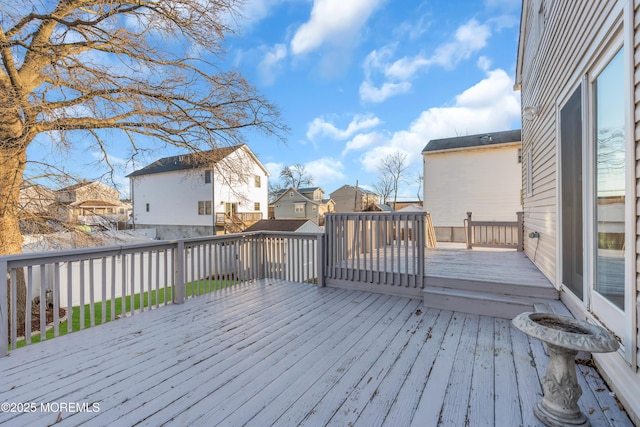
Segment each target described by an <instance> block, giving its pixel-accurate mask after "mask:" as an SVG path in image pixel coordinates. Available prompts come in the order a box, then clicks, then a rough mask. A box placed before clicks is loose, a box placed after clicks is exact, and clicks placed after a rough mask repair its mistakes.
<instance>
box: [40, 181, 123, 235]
mask: <svg viewBox="0 0 640 427" xmlns="http://www.w3.org/2000/svg"><path fill="white" fill-rule="evenodd" d="M54 195H55V199H56V201H55V203H54V204H52V205H50V206H49V210H50V211H51V212H52V215H53V216H54V217H55V218H56V219H57V220H58V221H61V222H64V223H70V224H80V225H86V226H90V227H97V228H99V229H115V228H117V227H118V223H119V222H123V221H126V220H127V216H128V215H127V205H126V203H123V202H121V201H120V193H119V192H118V190H116V189H114V188H111V187H109V186H108V185H106V184H103V183H101V182H98V181H83V182H80V183H78V184H74V185H70V186H68V187H64V188H61V189H60V190H57V191H55V192H54Z"/></svg>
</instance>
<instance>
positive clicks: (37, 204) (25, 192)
mask: <svg viewBox="0 0 640 427" xmlns="http://www.w3.org/2000/svg"><path fill="white" fill-rule="evenodd" d="M55 201H56V194H55V192H54V191H53V190H50V189H48V188H47V187H43V186H41V185H25V186H24V187H22V188H21V189H20V200H19V204H20V209H22V210H24V211H26V212H29V213H31V214H47V213H48V212H49V207H50V206H51V205H52V204H53V203H55Z"/></svg>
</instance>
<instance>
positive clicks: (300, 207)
mask: <svg viewBox="0 0 640 427" xmlns="http://www.w3.org/2000/svg"><path fill="white" fill-rule="evenodd" d="M271 207H273V215H274V217H275V219H302V218H304V219H309V220H311V221H313V222H314V223H315V224H317V225H324V214H326V213H329V212H335V203H334V202H333V200H331V199H326V198H325V197H324V190H323V189H322V188H320V187H307V188H293V187H292V188H289V189H287V190H283V191H282V192H280V195H279V196H277V197H276V199H275V200H274V201H273V202H272V203H271Z"/></svg>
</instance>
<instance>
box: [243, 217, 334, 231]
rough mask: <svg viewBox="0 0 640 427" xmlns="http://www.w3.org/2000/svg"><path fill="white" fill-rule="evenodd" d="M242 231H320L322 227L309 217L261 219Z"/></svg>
mask: <svg viewBox="0 0 640 427" xmlns="http://www.w3.org/2000/svg"><path fill="white" fill-rule="evenodd" d="M244 231H245V232H247V233H248V232H251V231H286V232H301V233H321V232H322V231H323V229H322V227H320V226H319V225H317V224H316V223H315V222H313V221H311V220H309V219H263V220H260V221H258V222H256V223H255V224H253V225H252V226H251V227H248V228H247V229H246V230H244Z"/></svg>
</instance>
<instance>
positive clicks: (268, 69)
mask: <svg viewBox="0 0 640 427" xmlns="http://www.w3.org/2000/svg"><path fill="white" fill-rule="evenodd" d="M286 57H287V47H286V46H285V45H284V44H281V43H278V44H276V45H274V46H273V47H272V48H271V49H269V50H268V51H267V53H265V55H264V57H263V58H262V61H260V63H259V64H258V74H260V78H261V79H262V82H263V83H264V84H265V85H272V84H273V83H274V82H275V80H276V74H277V72H278V70H279V68H280V63H281V62H282V60H283V59H285V58H286Z"/></svg>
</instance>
